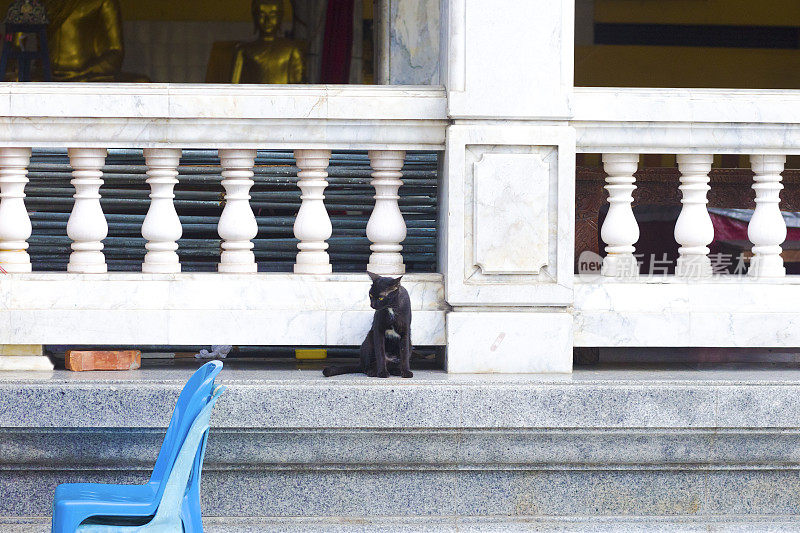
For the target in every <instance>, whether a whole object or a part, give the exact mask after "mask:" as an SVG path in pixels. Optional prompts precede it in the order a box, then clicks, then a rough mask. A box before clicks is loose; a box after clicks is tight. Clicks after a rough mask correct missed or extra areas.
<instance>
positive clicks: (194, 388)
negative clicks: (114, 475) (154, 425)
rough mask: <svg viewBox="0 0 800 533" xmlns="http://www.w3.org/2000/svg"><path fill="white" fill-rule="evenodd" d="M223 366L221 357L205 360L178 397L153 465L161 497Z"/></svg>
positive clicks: (154, 481)
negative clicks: (214, 359) (187, 436)
mask: <svg viewBox="0 0 800 533" xmlns="http://www.w3.org/2000/svg"><path fill="white" fill-rule="evenodd" d="M221 370H222V363H221V362H220V361H209V362H208V363H206V364H204V365H203V366H201V367H200V368H199V369H198V370H197V371H196V372H195V373H194V374H192V377H191V378H189V381H187V382H186V385H184V387H183V390H182V391H181V394H180V396H179V397H178V402H177V403H176V404H175V410H174V411H173V412H172V419H171V420H170V422H169V427H168V428H167V433H166V435H164V442H163V443H162V444H161V451H159V452H158V459H156V464H155V466H154V467H153V474H152V475H151V476H150V483H158V484H159V490H158V492H159V494H158V497H159V498H160V497H161V492H162V491H163V490H164V485H165V482H166V479H165V478H166V476H168V475H169V472H170V471H171V470H172V465H173V464H174V463H175V459H176V457H177V456H178V453H179V452H180V449H181V446H182V445H183V441H184V440H186V435H187V434H188V433H189V429H190V428H191V426H192V424H193V423H194V421H195V419H196V418H197V416H198V414H199V413H200V412H201V411H202V410H203V408H204V407H206V405H207V404H208V402H209V400H210V399H211V393H212V391H213V390H214V379H215V378H216V377H217V374H219V373H220V371H221Z"/></svg>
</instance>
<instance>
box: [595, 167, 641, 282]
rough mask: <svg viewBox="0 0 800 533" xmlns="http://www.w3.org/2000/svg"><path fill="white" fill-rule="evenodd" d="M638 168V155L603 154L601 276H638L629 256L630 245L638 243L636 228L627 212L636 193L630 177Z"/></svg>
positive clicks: (635, 266)
mask: <svg viewBox="0 0 800 533" xmlns="http://www.w3.org/2000/svg"><path fill="white" fill-rule="evenodd" d="M638 167H639V156H638V154H603V168H604V169H605V171H606V173H607V174H608V177H607V178H606V183H607V185H606V187H605V188H606V190H607V191H608V203H609V208H608V214H607V215H606V218H605V220H604V221H603V227H602V228H600V237H601V238H602V239H603V242H605V243H606V245H607V246H606V254H607V255H606V257H605V258H604V259H603V267H602V271H601V272H602V275H604V276H612V277H635V276H637V275H638V273H639V269H638V264H637V262H636V257H634V255H633V252H634V250H635V248H634V244H635V243H636V241H638V240H639V224H638V223H637V222H636V218H635V217H634V216H633V209H632V208H631V203H632V202H633V196H632V193H633V191H634V189H636V185H634V183H635V181H636V180H635V178H634V176H633V174H634V172H636V170H637V168H638Z"/></svg>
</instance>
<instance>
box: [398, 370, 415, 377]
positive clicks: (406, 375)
mask: <svg viewBox="0 0 800 533" xmlns="http://www.w3.org/2000/svg"><path fill="white" fill-rule="evenodd" d="M401 376H403V377H404V378H413V377H414V373H413V372H412V371H411V370H404V371H403V373H402V374H401Z"/></svg>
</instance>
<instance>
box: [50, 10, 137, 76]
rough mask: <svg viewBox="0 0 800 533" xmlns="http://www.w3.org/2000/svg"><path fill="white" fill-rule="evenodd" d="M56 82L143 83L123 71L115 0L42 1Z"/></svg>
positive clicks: (119, 16)
mask: <svg viewBox="0 0 800 533" xmlns="http://www.w3.org/2000/svg"><path fill="white" fill-rule="evenodd" d="M45 5H46V7H47V14H48V17H49V19H50V25H49V27H48V32H47V33H48V40H49V41H50V62H51V64H52V68H53V78H54V79H56V80H57V81H101V82H102V81H105V82H109V81H127V82H146V81H149V80H148V79H147V78H146V77H145V76H140V75H135V74H126V73H123V72H122V59H123V56H124V54H125V50H124V45H123V43H122V15H121V12H120V7H119V2H118V0H45Z"/></svg>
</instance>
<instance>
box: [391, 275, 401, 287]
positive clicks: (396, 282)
mask: <svg viewBox="0 0 800 533" xmlns="http://www.w3.org/2000/svg"><path fill="white" fill-rule="evenodd" d="M402 279H403V276H400V277H399V278H394V281H393V282H392V285H394V286H397V285H400V280H402Z"/></svg>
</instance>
